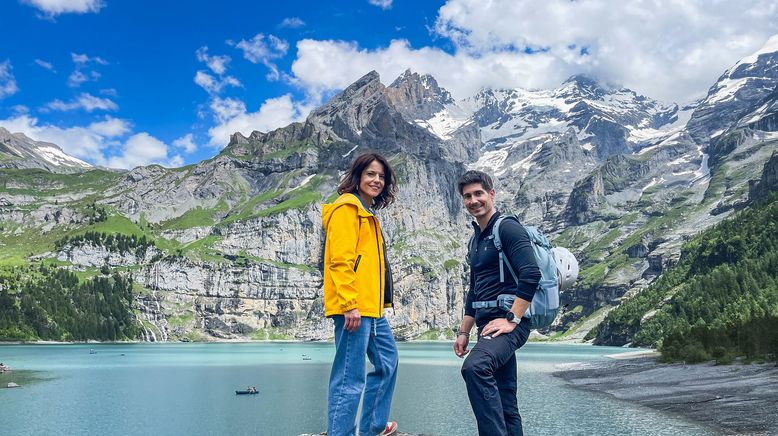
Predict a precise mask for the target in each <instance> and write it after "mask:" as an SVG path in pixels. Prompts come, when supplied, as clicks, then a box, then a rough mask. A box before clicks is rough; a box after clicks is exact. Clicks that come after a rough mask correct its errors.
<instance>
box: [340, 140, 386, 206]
mask: <svg viewBox="0 0 778 436" xmlns="http://www.w3.org/2000/svg"><path fill="white" fill-rule="evenodd" d="M376 160H377V161H378V162H379V163H380V164H381V165H383V166H384V189H383V190H381V193H380V194H378V196H377V197H376V198H374V199H373V205H372V206H373V208H374V209H383V208H385V207H386V206H389V205H390V204H392V203H393V202H394V197H395V195H396V194H397V180H395V178H394V171H392V167H391V166H390V165H389V162H388V161H387V160H386V158H385V157H383V156H381V155H380V154H378V153H365V154H361V155H359V156H357V157H356V158H355V159H354V162H352V163H351V168H349V170H348V172H346V174H344V175H343V178H342V179H341V180H340V184H339V185H338V194H345V193H352V194H356V195H359V179H360V178H361V177H362V172H363V171H365V168H367V167H368V165H370V164H371V163H373V161H376Z"/></svg>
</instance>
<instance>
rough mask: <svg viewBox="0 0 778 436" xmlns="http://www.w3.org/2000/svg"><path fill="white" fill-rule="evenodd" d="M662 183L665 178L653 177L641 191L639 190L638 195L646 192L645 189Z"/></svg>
mask: <svg viewBox="0 0 778 436" xmlns="http://www.w3.org/2000/svg"><path fill="white" fill-rule="evenodd" d="M664 182H665V178H664V177H660V178H658V179H657V178H656V177H654V178H652V179H651V181H650V182H648V185H646V186H644V187H643V189H641V190H640V193H641V194H642V193H644V192H646V189H649V188H650V187H652V186H656V185H658V184H660V183H664Z"/></svg>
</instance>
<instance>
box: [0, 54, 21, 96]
mask: <svg viewBox="0 0 778 436" xmlns="http://www.w3.org/2000/svg"><path fill="white" fill-rule="evenodd" d="M11 69H12V67H11V61H10V60H7V59H6V60H5V61H3V62H0V99H3V98H5V97H8V96H9V95H13V94H16V91H18V90H19V87H18V86H17V85H16V78H15V77H14V75H13V73H12V72H11Z"/></svg>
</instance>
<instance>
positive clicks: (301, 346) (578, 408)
mask: <svg viewBox="0 0 778 436" xmlns="http://www.w3.org/2000/svg"><path fill="white" fill-rule="evenodd" d="M398 346H399V349H400V369H399V373H398V382H397V388H396V390H395V395H394V402H393V405H392V414H391V418H392V419H393V420H396V421H397V422H398V423H399V427H400V430H402V431H407V432H411V433H424V434H430V435H440V436H444V435H445V436H459V435H462V436H464V435H474V434H476V433H477V432H476V426H475V418H474V417H473V413H472V411H471V409H470V405H469V403H468V401H467V395H466V393H465V385H464V382H463V381H462V378H461V376H460V373H459V369H460V366H461V363H462V360H460V359H459V358H457V357H456V356H454V354H453V352H452V351H451V345H450V344H448V343H400V344H398ZM90 349H94V351H95V352H96V353H95V354H90ZM622 351H624V349H621V348H611V347H593V346H584V345H558V344H527V345H525V346H524V347H523V348H522V349H521V350H519V352H518V359H519V408H520V412H521V414H522V417H523V419H524V422H525V424H524V429H525V434H526V435H528V436H531V435H628V434H633V435H707V434H716V433H715V432H713V431H712V430H710V429H708V428H705V427H703V426H701V425H699V424H695V423H692V422H690V421H688V420H685V419H683V418H681V417H678V416H675V415H669V414H663V413H660V412H657V411H654V410H651V409H648V408H645V407H641V406H637V405H632V404H629V403H626V402H622V401H618V400H615V399H613V398H611V397H609V396H607V395H602V394H595V393H590V392H585V391H580V390H575V389H572V388H570V387H569V386H567V385H566V384H565V383H564V382H563V381H561V380H559V379H557V378H555V377H552V376H551V375H550V374H549V373H550V372H551V371H553V370H554V366H555V365H557V364H563V363H570V362H581V361H591V360H595V359H603V358H604V357H603V356H604V355H607V354H613V353H618V352H622ZM303 354H306V355H308V356H310V358H311V360H303V359H302V355H303ZM333 355H334V345H333V344H331V343H280V342H274V343H240V344H238V343H219V344H110V345H107V344H101V345H94V344H93V345H0V362H3V363H5V364H6V365H9V366H11V367H12V368H14V369H17V370H30V371H39V372H35V373H26V372H22V371H14V372H15V373H16V374H18V375H14V374H13V373H11V374H5V375H3V376H2V381H3V386H4V385H5V384H6V383H7V381H13V378H16V379H17V383H19V384H22V385H23V386H22V387H21V388H19V389H0V434H2V435H236V436H239V435H270V436H275V435H278V436H285V435H291V436H294V435H299V434H301V433H319V432H321V431H324V430H325V429H326V421H327V413H326V410H327V409H326V407H327V405H326V403H327V389H326V385H327V380H328V377H329V370H330V363H331V361H332V357H333ZM9 376H10V377H12V378H9ZM30 377H33V378H38V379H39V380H37V381H31V380H30ZM249 385H251V386H256V387H257V388H258V390H259V391H260V394H259V395H243V396H237V395H235V390H236V389H244V388H245V387H246V386H249Z"/></svg>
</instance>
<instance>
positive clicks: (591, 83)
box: [559, 74, 611, 99]
mask: <svg viewBox="0 0 778 436" xmlns="http://www.w3.org/2000/svg"><path fill="white" fill-rule="evenodd" d="M559 91H560V94H568V95H569V96H570V97H574V98H575V97H578V98H580V97H588V98H595V99H600V98H602V97H603V96H605V95H606V94H608V93H609V92H610V91H611V90H610V89H609V88H607V87H605V86H603V85H602V84H600V82H598V81H597V80H596V79H594V78H593V77H591V76H587V75H585V74H575V75H573V76H570V77H569V78H568V79H567V80H565V81H564V82H563V83H562V86H561V87H560V89H559Z"/></svg>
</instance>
